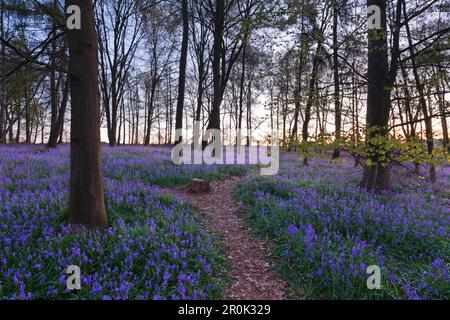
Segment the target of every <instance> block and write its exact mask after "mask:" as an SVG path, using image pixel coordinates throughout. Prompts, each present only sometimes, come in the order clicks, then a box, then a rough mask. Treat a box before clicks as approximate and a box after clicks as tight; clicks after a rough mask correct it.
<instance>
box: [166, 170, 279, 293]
mask: <svg viewBox="0 0 450 320" xmlns="http://www.w3.org/2000/svg"><path fill="white" fill-rule="evenodd" d="M240 181H241V180H240V179H238V178H234V179H230V180H223V181H213V182H211V188H212V191H211V192H209V193H204V194H190V193H186V192H185V191H184V190H181V189H175V190H174V189H170V192H171V193H172V194H175V195H177V196H179V197H180V198H181V199H187V200H189V201H191V202H192V203H193V204H194V205H195V206H196V207H197V208H199V209H200V210H201V211H202V212H203V214H204V215H205V216H206V217H207V218H208V219H207V224H208V226H209V227H210V228H211V229H213V230H215V231H216V232H218V233H219V234H220V235H222V237H223V247H224V248H225V250H226V257H227V259H228V261H229V263H230V266H231V268H230V269H231V270H230V276H231V277H232V279H233V281H232V283H231V285H229V286H228V287H227V288H226V290H225V296H226V298H227V299H232V300H281V299H284V298H285V295H284V292H285V289H286V287H287V283H286V282H285V281H284V280H283V279H281V277H280V276H279V275H278V274H277V273H276V272H274V271H273V268H272V266H271V264H270V260H271V259H270V257H271V252H270V248H269V244H268V243H266V242H264V241H262V240H259V239H255V238H254V237H252V233H253V230H252V229H251V228H249V227H248V226H247V225H246V224H245V220H244V218H243V217H242V215H241V207H240V205H239V204H238V203H236V201H234V199H233V196H232V193H233V188H234V187H235V186H236V185H237V184H238V183H239V182H240Z"/></svg>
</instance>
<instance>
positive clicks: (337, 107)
mask: <svg viewBox="0 0 450 320" xmlns="http://www.w3.org/2000/svg"><path fill="white" fill-rule="evenodd" d="M338 18H339V8H338V4H337V0H334V1H333V75H334V119H335V120H334V121H335V139H336V142H337V143H339V141H340V140H341V123H342V115H341V99H340V83H339V55H338V49H339V48H338V34H337V33H338ZM339 156H340V150H339V147H338V146H336V148H335V149H334V152H333V156H332V158H333V159H337V158H339Z"/></svg>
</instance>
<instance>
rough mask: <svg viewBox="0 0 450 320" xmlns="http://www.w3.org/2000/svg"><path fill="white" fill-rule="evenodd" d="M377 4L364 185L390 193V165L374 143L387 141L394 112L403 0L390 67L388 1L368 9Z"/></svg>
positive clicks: (371, 36) (379, 0)
mask: <svg viewBox="0 0 450 320" xmlns="http://www.w3.org/2000/svg"><path fill="white" fill-rule="evenodd" d="M372 5H376V6H378V7H379V8H380V9H381V17H380V24H381V28H380V29H370V30H369V34H368V38H369V54H368V81H369V84H368V91H367V116H366V123H367V129H368V131H367V136H366V139H367V147H368V149H369V150H370V151H371V155H370V157H368V159H369V160H370V162H371V165H366V166H365V168H364V173H363V178H362V182H361V186H362V187H363V188H365V189H367V190H368V191H380V190H388V189H390V187H391V184H390V178H389V166H388V165H387V164H386V163H383V162H381V161H380V151H381V150H379V146H377V145H374V144H373V141H372V140H373V138H375V137H377V136H382V137H385V138H387V135H388V124H389V115H390V111H391V92H392V87H393V85H394V82H395V78H396V77H397V71H398V67H399V63H398V59H399V56H400V49H399V37H400V28H401V26H400V19H401V0H398V1H397V8H396V19H395V30H394V31H393V40H392V41H393V48H392V54H391V66H389V62H388V41H387V21H386V7H387V5H386V0H368V1H367V6H368V7H369V6H372Z"/></svg>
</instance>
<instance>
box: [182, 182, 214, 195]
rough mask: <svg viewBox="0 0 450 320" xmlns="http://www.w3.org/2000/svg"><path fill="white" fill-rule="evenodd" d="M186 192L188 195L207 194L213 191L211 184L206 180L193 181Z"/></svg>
mask: <svg viewBox="0 0 450 320" xmlns="http://www.w3.org/2000/svg"><path fill="white" fill-rule="evenodd" d="M186 191H187V192H188V193H207V192H210V191H211V184H210V183H209V181H206V180H202V179H192V181H191V183H190V184H189V185H188V186H187V188H186Z"/></svg>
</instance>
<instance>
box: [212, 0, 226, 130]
mask: <svg viewBox="0 0 450 320" xmlns="http://www.w3.org/2000/svg"><path fill="white" fill-rule="evenodd" d="M224 19H225V3H224V1H216V9H215V12H214V44H213V65H212V69H213V83H214V97H213V105H212V110H211V114H210V117H209V124H208V129H218V130H220V105H221V103H222V96H223V93H222V75H221V62H222V53H223V44H222V42H223V29H224Z"/></svg>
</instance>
